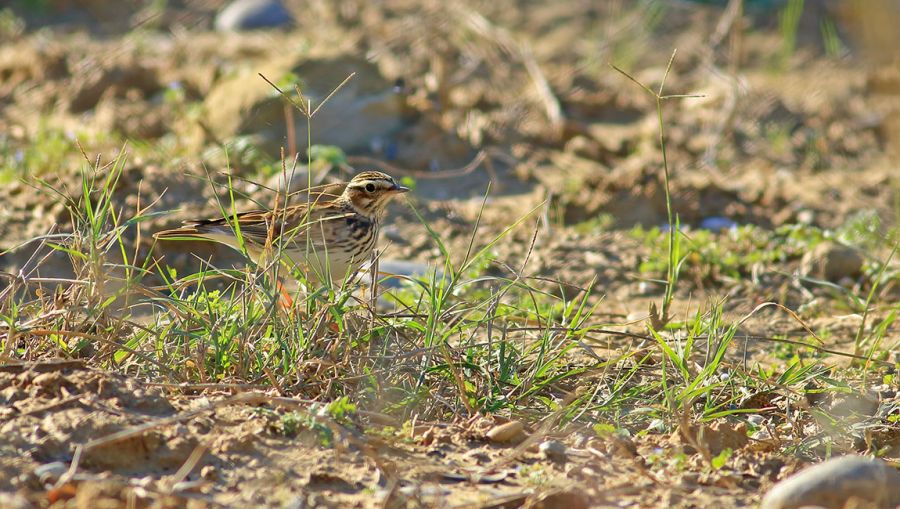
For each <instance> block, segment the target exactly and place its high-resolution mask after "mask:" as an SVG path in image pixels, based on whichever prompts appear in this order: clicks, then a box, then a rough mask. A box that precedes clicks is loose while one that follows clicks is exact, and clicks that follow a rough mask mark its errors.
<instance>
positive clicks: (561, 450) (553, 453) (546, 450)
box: [538, 440, 566, 462]
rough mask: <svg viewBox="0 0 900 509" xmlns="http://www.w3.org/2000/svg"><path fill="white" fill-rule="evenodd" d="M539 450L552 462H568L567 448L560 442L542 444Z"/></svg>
mask: <svg viewBox="0 0 900 509" xmlns="http://www.w3.org/2000/svg"><path fill="white" fill-rule="evenodd" d="M538 450H539V451H541V454H543V455H544V457H545V458H547V459H548V460H550V461H560V462H562V461H566V446H565V444H563V443H562V442H560V441H558V440H546V441H544V442H541V445H540V446H539V447H538Z"/></svg>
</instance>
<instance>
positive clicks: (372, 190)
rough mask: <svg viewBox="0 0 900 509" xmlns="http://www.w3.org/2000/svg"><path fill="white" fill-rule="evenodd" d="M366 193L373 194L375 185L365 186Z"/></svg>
mask: <svg viewBox="0 0 900 509" xmlns="http://www.w3.org/2000/svg"><path fill="white" fill-rule="evenodd" d="M366 192H369V193H374V192H375V184H371V183H370V184H366Z"/></svg>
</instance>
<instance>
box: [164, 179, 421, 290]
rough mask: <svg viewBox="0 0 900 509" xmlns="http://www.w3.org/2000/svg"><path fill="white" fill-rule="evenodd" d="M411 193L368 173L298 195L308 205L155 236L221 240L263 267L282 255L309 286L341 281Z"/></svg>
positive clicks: (197, 223) (363, 259) (368, 251)
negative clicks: (395, 203) (390, 209)
mask: <svg viewBox="0 0 900 509" xmlns="http://www.w3.org/2000/svg"><path fill="white" fill-rule="evenodd" d="M408 191H409V188H407V187H404V186H402V185H400V184H399V183H397V181H395V180H394V178H393V177H391V176H390V175H388V174H386V173H382V172H379V171H363V172H361V173H359V174H357V175H356V176H354V177H353V178H352V179H351V180H350V181H349V182H347V183H342V184H331V185H328V186H323V187H322V188H321V189H319V190H310V191H309V192H305V191H300V192H297V193H294V196H296V195H306V198H307V200H306V201H305V202H303V203H298V204H296V205H289V206H286V207H281V208H275V209H272V210H253V211H248V212H242V213H238V214H236V215H234V216H232V217H220V218H217V219H200V220H193V221H186V222H185V223H184V225H183V226H181V227H180V228H175V229H172V230H164V231H160V232H157V233H155V234H154V235H153V237H154V238H156V239H158V240H189V239H191V240H196V239H203V240H210V241H214V242H219V243H221V244H225V245H227V246H229V247H232V248H234V249H237V250H240V251H245V252H246V253H247V255H248V256H249V257H250V259H251V260H252V261H253V262H254V263H255V264H256V265H257V266H260V267H262V266H266V265H267V263H268V262H270V261H271V260H272V259H273V258H274V257H272V254H273V253H280V255H281V260H282V261H285V262H287V263H288V264H289V266H290V268H292V269H293V268H296V267H300V268H304V269H305V274H306V278H307V281H308V282H319V283H322V282H325V281H328V280H330V281H332V282H340V281H342V280H343V279H344V278H346V277H347V276H348V275H350V274H353V273H355V272H356V271H357V270H359V269H360V267H361V266H362V265H363V264H364V263H365V262H367V261H369V260H370V259H371V257H372V253H373V251H374V249H375V245H376V243H377V241H378V230H379V226H380V224H381V222H382V220H383V218H384V216H385V210H386V208H387V205H388V203H389V202H390V201H391V199H393V198H394V197H395V196H397V195H399V194H402V193H406V192H408ZM338 193H339V194H338Z"/></svg>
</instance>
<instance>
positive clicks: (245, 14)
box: [215, 0, 294, 32]
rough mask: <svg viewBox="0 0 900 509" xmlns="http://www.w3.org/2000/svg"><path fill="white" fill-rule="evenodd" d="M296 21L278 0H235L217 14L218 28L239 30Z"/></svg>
mask: <svg viewBox="0 0 900 509" xmlns="http://www.w3.org/2000/svg"><path fill="white" fill-rule="evenodd" d="M293 22H294V18H293V16H291V13H290V12H288V10H287V9H286V8H285V7H284V5H282V3H281V2H279V1H278V0H235V1H234V2H231V3H230V4H228V6H226V7H225V8H224V9H222V10H221V11H220V12H219V14H218V15H217V16H216V22H215V24H216V30H218V31H220V32H237V31H240V30H254V29H259V28H277V27H281V26H287V25H290V24H292V23H293Z"/></svg>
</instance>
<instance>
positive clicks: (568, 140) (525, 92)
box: [0, 0, 900, 275]
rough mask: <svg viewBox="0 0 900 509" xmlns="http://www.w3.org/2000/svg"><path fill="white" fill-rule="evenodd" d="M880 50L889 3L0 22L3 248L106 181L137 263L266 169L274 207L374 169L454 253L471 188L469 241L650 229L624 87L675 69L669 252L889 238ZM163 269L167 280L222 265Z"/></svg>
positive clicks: (640, 113) (89, 8) (657, 201)
mask: <svg viewBox="0 0 900 509" xmlns="http://www.w3.org/2000/svg"><path fill="white" fill-rule="evenodd" d="M897 26H900V2H898V1H896V0H858V1H849V0H848V1H831V0H821V1H805V2H804V1H803V0H743V1H742V0H732V1H727V0H721V1H715V0H706V1H686V0H684V1H677V0H668V1H661V0H660V1H650V0H646V1H644V0H632V1H621V0H620V1H616V0H607V1H596V0H595V1H585V0H557V1H553V2H540V1H529V0H491V1H479V0H472V1H463V0H451V1H410V0H383V1H368V0H337V1H324V0H308V1H305V0H304V1H301V0H284V1H275V0H234V1H232V2H226V1H217V0H142V1H137V0H132V1H121V0H7V1H5V2H2V3H0V42H2V45H0V183H2V184H3V186H2V190H0V250H6V249H9V248H11V247H14V246H17V245H20V244H21V243H22V242H24V241H26V240H27V239H30V238H33V237H36V236H39V235H43V234H47V233H48V232H51V231H59V230H63V231H64V230H66V228H67V227H70V226H68V225H70V220H69V217H68V212H67V211H66V208H65V203H64V201H63V200H60V199H59V196H58V195H57V193H58V194H71V193H77V192H78V191H80V186H81V184H80V182H81V180H80V179H81V171H82V170H83V169H84V168H88V167H90V166H94V167H95V168H97V169H98V170H99V171H100V173H102V172H103V171H104V168H105V169H106V170H108V168H109V167H110V166H109V165H110V163H111V162H112V161H116V160H117V158H119V161H120V162H121V163H122V164H123V165H124V168H125V171H124V174H123V176H122V178H121V179H120V182H119V183H118V184H117V186H116V190H115V199H116V200H118V201H117V203H118V204H119V206H120V208H121V209H122V210H125V211H129V213H131V214H135V213H136V212H137V211H139V210H142V209H143V208H144V207H147V206H150V205H151V204H152V209H151V210H152V211H154V212H160V211H171V212H170V213H168V214H164V215H160V216H158V217H154V218H153V219H152V220H150V221H147V222H144V223H143V225H142V227H143V228H144V233H143V234H141V235H138V234H137V233H136V232H135V233H129V236H130V237H129V238H130V239H131V241H133V243H134V247H135V249H137V250H139V251H143V252H147V251H148V250H149V249H150V241H149V240H148V239H149V238H150V236H149V235H148V234H147V233H148V232H150V231H155V230H158V229H161V228H166V227H170V226H173V225H175V224H178V223H179V222H180V221H181V220H184V219H188V218H192V217H204V216H206V215H210V214H213V215H214V214H217V213H218V210H219V206H218V205H217V203H216V198H217V197H219V198H222V197H223V196H224V195H225V190H224V189H223V187H222V185H223V182H225V180H226V175H232V176H233V177H235V179H234V180H233V182H234V185H235V187H236V188H237V190H238V191H239V195H241V196H244V197H243V198H239V200H238V203H237V205H238V206H239V207H241V208H246V207H258V206H268V205H269V204H271V203H272V200H273V197H274V196H275V193H274V191H272V190H273V189H278V188H282V187H283V186H284V185H285V182H284V177H283V175H282V169H283V168H285V167H286V168H289V169H291V168H294V172H293V173H295V181H294V182H291V183H289V184H288V185H290V186H291V188H293V189H297V188H299V187H302V185H301V183H303V184H305V183H306V182H307V179H308V178H309V179H310V180H312V181H313V182H315V183H321V182H327V181H331V180H341V179H346V178H347V177H348V176H349V175H351V174H352V173H353V172H354V171H357V170H361V169H381V170H384V171H387V172H388V173H391V174H393V175H394V176H395V177H398V178H402V179H403V180H404V181H405V182H406V183H408V184H409V185H413V186H414V187H415V193H414V194H413V197H412V200H413V202H414V204H415V206H416V207H417V208H418V209H419V210H421V211H422V213H423V214H425V217H426V218H428V219H429V220H430V221H433V226H434V227H436V229H437V231H439V232H442V233H443V234H445V235H446V236H447V237H448V239H449V241H451V242H452V240H453V239H454V238H456V237H459V238H460V242H466V241H467V234H468V233H469V232H470V231H471V230H470V225H471V224H472V223H473V222H474V220H475V218H476V217H477V215H478V209H479V206H480V203H481V201H482V196H483V194H484V193H485V190H486V188H487V186H488V183H489V182H490V183H491V186H492V187H491V194H490V198H489V200H488V207H487V210H486V211H485V214H484V218H483V224H484V225H486V227H488V228H494V229H498V230H499V229H502V228H503V227H504V226H505V225H508V224H509V223H510V222H511V221H512V220H514V218H516V217H519V216H520V215H522V214H525V213H527V212H528V211H529V210H531V209H532V208H534V207H536V206H538V207H543V208H542V209H541V213H542V218H541V220H542V222H543V225H544V227H545V228H548V229H550V230H553V229H557V230H559V231H563V232H567V233H566V234H567V235H569V234H571V235H578V234H581V233H585V232H588V233H590V232H596V231H616V230H624V229H629V228H634V227H641V228H658V227H661V226H662V225H664V224H665V223H666V206H665V200H664V193H663V170H662V151H661V150H660V145H659V129H660V124H659V118H658V116H657V110H656V99H655V97H654V96H653V95H652V94H651V93H650V92H648V91H647V90H645V89H643V88H641V86H639V85H638V84H636V83H635V81H637V82H640V83H642V84H645V85H646V86H647V87H649V88H650V89H652V90H658V88H659V86H660V83H661V81H662V79H663V76H664V75H665V72H666V67H667V63H668V62H669V59H670V57H671V56H672V55H673V52H674V51H675V50H677V55H676V56H675V58H674V61H673V62H672V67H671V72H670V74H669V75H668V79H667V81H666V82H665V89H664V90H663V94H664V95H665V94H691V95H694V96H695V97H684V98H677V97H675V98H669V99H665V100H663V101H662V108H661V112H662V116H663V117H662V118H663V126H664V127H665V134H666V141H667V155H668V164H669V169H670V172H671V186H672V190H673V198H674V206H675V210H676V211H677V213H678V214H679V217H680V221H681V223H682V225H684V227H685V228H688V229H690V228H693V229H708V230H712V231H719V230H722V229H728V228H733V227H737V226H741V225H756V226H759V227H763V228H775V227H778V226H780V225H785V224H808V225H815V226H818V227H822V228H836V227H839V226H840V225H843V224H846V223H848V222H853V221H856V222H859V223H861V224H864V225H865V228H868V229H869V230H870V232H872V233H874V234H876V235H878V234H884V233H885V232H887V231H888V230H889V229H890V228H891V227H892V226H893V225H895V224H896V223H897V216H898V214H900V212H898V211H900V201H898V193H897V190H898V183H900V172H898V168H897V162H898V157H897V156H898V148H897V147H898V141H900V51H898V50H897V48H900V36H898V32H897V30H896V28H895V27H897ZM610 64H612V65H614V66H616V67H618V68H619V69H621V70H622V71H624V72H625V73H628V75H630V77H631V78H632V79H629V77H626V76H625V75H623V73H620V72H619V71H617V70H616V69H614V68H613V67H612V65H610ZM276 88H277V89H276ZM278 89H280V90H281V92H282V93H279V91H278ZM335 90H336V91H335ZM329 95H330V97H329ZM326 97H328V101H327V102H326V103H325V104H324V105H323V107H322V108H321V109H317V107H318V106H319V105H321V104H322V101H323V100H324V99H325V98H326ZM292 102H293V103H294V104H292ZM298 104H300V105H303V104H306V105H308V106H309V105H311V108H309V107H308V106H307V107H306V108H298V107H297V105H298ZM314 110H315V112H314V114H313V111H314ZM309 114H311V116H310V115H309ZM282 154H284V160H285V162H284V163H283V162H282ZM87 161H90V162H91V164H90V165H89V164H88V162H87ZM294 161H297V164H296V165H295V164H294ZM310 161H311V164H309V165H308V164H307V163H308V162H310ZM308 170H309V171H311V174H308V173H307V171H308ZM53 190H55V191H53ZM541 204H545V205H541ZM226 205H227V202H226ZM392 215H393V216H394V217H395V220H393V225H392V226H391V227H390V228H389V229H388V231H387V232H386V235H387V237H388V239H389V240H390V242H391V243H392V245H393V247H392V249H393V250H394V252H393V256H394V257H397V258H406V259H420V260H422V261H425V262H427V261H428V260H429V259H430V257H431V256H432V255H433V254H434V253H433V251H434V248H433V246H432V245H431V244H430V243H429V241H428V240H427V238H426V235H425V233H424V230H423V229H422V228H421V226H420V225H419V224H418V221H417V220H416V219H415V217H414V216H413V215H412V214H411V213H410V211H409V210H408V207H405V206H404V205H403V204H399V205H397V206H396V207H395V209H393V210H392ZM529 236H530V234H529V233H528V232H525V233H524V237H523V240H527V238H528V237H529ZM526 244H527V243H526ZM525 247H526V246H506V247H504V248H502V249H501V251H502V250H504V249H505V250H507V251H508V253H506V254H508V255H510V256H512V255H514V254H515V253H516V252H517V251H516V249H518V250H519V251H521V250H523V249H524V248H525ZM166 249H167V254H166V256H167V262H168V263H171V264H173V265H176V266H183V265H185V264H190V263H192V262H191V256H192V255H191V254H190V253H194V254H199V255H200V256H201V257H208V256H225V257H227V256H229V255H227V254H223V253H220V252H219V248H217V247H215V246H211V245H203V246H199V245H192V244H191V243H179V245H177V246H175V245H173V246H167V248H166ZM503 254H504V253H500V255H501V256H502V255H503ZM31 255H33V252H31V251H29V249H20V250H18V251H15V252H12V253H7V254H5V255H3V256H2V257H0V265H2V267H0V268H2V269H3V270H8V271H12V270H16V269H17V268H20V267H21V266H22V265H23V264H24V263H26V261H27V260H28V259H29V257H31ZM48 263H49V262H48ZM588 265H590V263H588ZM582 268H583V267H582ZM43 270H45V271H53V270H59V271H61V272H64V271H65V264H64V263H60V264H59V266H58V267H56V268H55V269H54V268H53V266H52V264H51V265H45V266H44V269H43ZM572 270H573V271H574V272H573V274H575V275H577V274H578V271H579V270H580V269H579V268H578V267H573V268H572Z"/></svg>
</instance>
